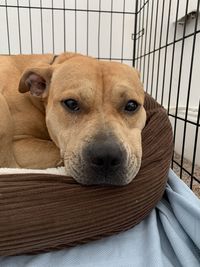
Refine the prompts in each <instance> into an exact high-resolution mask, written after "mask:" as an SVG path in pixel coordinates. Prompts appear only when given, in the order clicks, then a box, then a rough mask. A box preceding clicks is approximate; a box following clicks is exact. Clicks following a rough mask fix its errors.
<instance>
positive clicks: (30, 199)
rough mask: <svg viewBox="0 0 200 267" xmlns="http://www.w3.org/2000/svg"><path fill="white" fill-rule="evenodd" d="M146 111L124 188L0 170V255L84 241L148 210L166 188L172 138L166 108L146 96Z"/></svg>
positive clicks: (132, 220) (125, 226)
mask: <svg viewBox="0 0 200 267" xmlns="http://www.w3.org/2000/svg"><path fill="white" fill-rule="evenodd" d="M145 109H146V111H147V122H146V126H145V128H144V129H143V131H142V147H143V157H142V166H141V169H140V171H139V173H138V174H137V176H136V178H135V179H134V180H133V181H132V182H131V183H130V184H129V185H128V186H124V187H111V186H109V187H105V186H81V185H79V184H77V183H76V182H75V181H74V180H73V179H72V178H70V177H66V176H65V175H64V173H63V169H62V168H61V169H58V170H53V171H52V170H50V172H51V173H52V174H50V173H48V172H47V171H42V172H40V173H39V171H32V170H28V172H29V173H23V170H18V172H19V171H20V173H14V170H8V171H9V173H7V170H5V169H0V173H1V175H0V255H3V256H6V255H17V254H22V253H36V252H41V251H49V250H52V249H58V248H63V247H69V246H74V245H77V244H83V243H86V242H89V241H92V240H96V239H100V238H102V237H105V236H109V235H113V234H115V233H119V232H121V231H124V230H127V229H129V228H131V227H133V226H135V225H136V224H138V223H139V222H141V221H142V220H143V219H144V218H145V217H146V216H147V215H148V214H149V213H150V212H151V210H152V209H153V208H154V207H155V205H156V204H157V203H158V201H159V200H160V199H161V197H162V195H163V192H164V190H165V186H166V182H167V174H168V170H169V164H170V159H171V154H172V147H173V145H172V143H173V142H172V140H173V138H172V129H171V125H170V122H169V120H168V116H167V114H166V112H165V110H164V109H163V108H162V107H161V106H160V105H159V104H157V103H156V102H155V100H153V99H152V98H151V97H150V96H149V95H147V94H146V97H145ZM44 172H45V173H44Z"/></svg>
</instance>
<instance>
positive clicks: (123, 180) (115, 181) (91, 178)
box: [66, 166, 140, 186]
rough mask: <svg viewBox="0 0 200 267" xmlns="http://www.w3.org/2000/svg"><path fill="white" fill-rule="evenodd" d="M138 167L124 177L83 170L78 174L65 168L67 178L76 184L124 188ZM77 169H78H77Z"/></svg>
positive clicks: (122, 175)
mask: <svg viewBox="0 0 200 267" xmlns="http://www.w3.org/2000/svg"><path fill="white" fill-rule="evenodd" d="M139 168H140V166H138V168H137V169H135V170H134V172H133V173H131V174H130V173H129V175H126V174H124V172H123V173H121V174H113V175H107V176H106V175H103V174H101V175H99V174H97V173H93V172H85V171H84V170H82V171H80V172H78V171H74V170H71V171H69V169H68V168H66V174H67V176H70V177H72V178H73V179H74V180H75V181H76V182H77V183H79V184H81V185H86V186H91V185H100V186H126V185H128V184H130V183H131V182H132V181H133V179H134V178H135V176H136V175H137V173H138V171H139ZM77 169H78V168H77Z"/></svg>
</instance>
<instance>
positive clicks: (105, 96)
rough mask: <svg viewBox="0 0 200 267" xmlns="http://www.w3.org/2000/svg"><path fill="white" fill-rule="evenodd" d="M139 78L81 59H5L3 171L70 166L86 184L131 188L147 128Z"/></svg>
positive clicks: (0, 83)
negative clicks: (17, 168)
mask: <svg viewBox="0 0 200 267" xmlns="http://www.w3.org/2000/svg"><path fill="white" fill-rule="evenodd" d="M143 103H144V92H143V88H142V85H141V83H140V81H139V77H138V72H137V71H136V70H135V69H133V68H131V67H128V66H127V65H124V64H120V63H114V62H105V61H97V60H96V59H94V58H91V57H86V56H82V55H79V54H73V53H65V54H62V55H60V56H58V57H56V58H55V57H54V56H53V55H27V56H22V55H19V56H11V57H7V56H1V57H0V118H1V120H0V167H23V168H47V167H56V166H58V164H59V163H60V162H61V160H62V161H63V162H64V165H65V169H66V175H68V176H71V177H73V178H74V179H75V180H76V181H78V182H80V183H82V184H114V185H124V184H128V183H129V182H131V181H132V179H133V178H134V177H135V175H136V174H137V172H138V171H139V168H140V164H141V156H142V148H141V130H142V129H143V127H144V125H145V121H146V113H145V110H144V108H143Z"/></svg>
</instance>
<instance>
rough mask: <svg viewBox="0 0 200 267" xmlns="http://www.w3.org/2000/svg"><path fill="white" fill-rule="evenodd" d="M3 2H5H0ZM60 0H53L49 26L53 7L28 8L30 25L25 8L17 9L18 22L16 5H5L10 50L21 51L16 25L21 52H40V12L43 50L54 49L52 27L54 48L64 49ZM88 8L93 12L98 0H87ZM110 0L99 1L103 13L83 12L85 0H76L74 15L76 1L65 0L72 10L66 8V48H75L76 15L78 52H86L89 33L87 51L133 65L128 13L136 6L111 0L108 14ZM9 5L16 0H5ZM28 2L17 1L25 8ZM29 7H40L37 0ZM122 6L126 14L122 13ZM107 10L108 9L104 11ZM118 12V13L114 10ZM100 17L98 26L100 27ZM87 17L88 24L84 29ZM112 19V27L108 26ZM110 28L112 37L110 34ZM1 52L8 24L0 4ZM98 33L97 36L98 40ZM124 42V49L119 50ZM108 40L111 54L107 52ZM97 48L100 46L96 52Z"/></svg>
mask: <svg viewBox="0 0 200 267" xmlns="http://www.w3.org/2000/svg"><path fill="white" fill-rule="evenodd" d="M1 2H2V3H5V1H1ZM63 2H64V1H63V0H56V1H55V0H54V1H53V3H54V4H53V7H54V8H58V10H54V11H53V18H54V23H53V26H52V10H51V9H46V10H45V9H44V10H43V11H42V12H41V10H40V9H31V26H30V12H29V9H28V8H19V14H20V23H18V10H17V9H16V8H11V7H9V8H8V19H9V36H10V46H11V53H12V54H18V53H19V52H20V42H19V25H20V31H21V52H22V53H23V54H29V53H31V52H33V53H42V32H41V13H42V20H43V23H42V26H43V40H44V53H52V52H53V45H52V44H53V36H52V35H53V30H52V28H53V29H54V47H55V50H54V52H55V53H61V52H63V51H64V11H63V10H62V8H63V6H64V4H63ZM88 2H89V9H90V10H93V11H95V10H96V11H98V10H99V0H89V1H88ZM111 3H112V2H111V0H101V7H100V8H101V10H102V11H105V12H101V14H100V15H99V12H86V11H87V9H88V7H87V0H77V1H76V8H77V9H81V10H82V11H77V12H76V14H75V11H74V9H75V1H74V0H65V8H66V9H72V10H66V11H65V17H66V20H65V33H66V50H67V51H75V16H76V29H77V33H76V37H77V43H76V46H77V52H80V53H83V54H87V34H88V54H89V55H91V56H95V57H98V56H99V57H100V58H108V59H109V58H113V59H115V58H116V59H119V61H120V59H121V58H122V57H123V58H124V59H128V60H124V63H127V64H130V65H132V56H133V40H132V39H131V35H132V33H133V32H134V19H135V17H134V15H133V14H131V13H133V12H134V9H135V1H132V0H126V1H125V9H124V6H123V4H124V1H123V0H114V1H113V8H112V9H113V11H114V13H113V14H112V15H111V14H110V12H108V11H111ZM7 4H8V5H14V6H16V5H17V0H7ZM28 4H29V1H27V0H19V5H20V6H24V7H28ZM31 6H32V7H40V0H32V1H31ZM42 6H43V7H46V8H51V7H52V1H51V0H42ZM123 9H124V10H125V12H129V13H128V14H127V13H126V14H125V15H124V16H123V14H122V12H123ZM106 11H107V12H106ZM117 12H121V13H117ZM99 18H100V28H99ZM87 19H88V24H89V27H88V28H87ZM111 19H112V29H111ZM123 23H124V29H125V30H124V38H122V36H123V35H122V25H123ZM31 27H32V43H33V51H31V39H30V28H31ZM111 31H112V38H110V36H111ZM0 33H1V40H2V41H1V43H0V53H3V54H7V53H8V52H9V51H8V41H7V25H6V9H5V7H0ZM98 36H99V39H98ZM122 42H123V51H122ZM110 43H111V53H110ZM98 47H99V48H100V49H99V51H98Z"/></svg>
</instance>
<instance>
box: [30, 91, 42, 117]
mask: <svg viewBox="0 0 200 267" xmlns="http://www.w3.org/2000/svg"><path fill="white" fill-rule="evenodd" d="M29 99H30V102H31V103H32V105H33V106H34V107H35V108H37V109H38V110H39V111H40V112H41V113H42V114H43V115H44V116H45V107H46V101H45V100H43V99H42V98H37V97H34V96H31V95H29Z"/></svg>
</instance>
